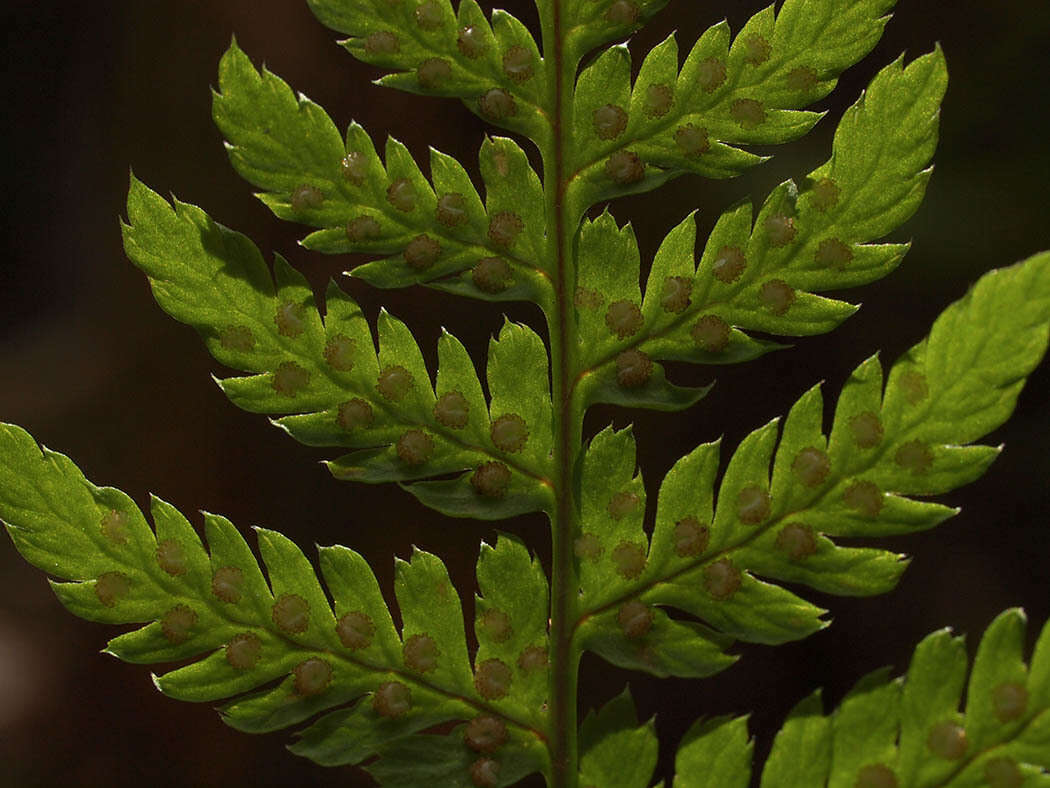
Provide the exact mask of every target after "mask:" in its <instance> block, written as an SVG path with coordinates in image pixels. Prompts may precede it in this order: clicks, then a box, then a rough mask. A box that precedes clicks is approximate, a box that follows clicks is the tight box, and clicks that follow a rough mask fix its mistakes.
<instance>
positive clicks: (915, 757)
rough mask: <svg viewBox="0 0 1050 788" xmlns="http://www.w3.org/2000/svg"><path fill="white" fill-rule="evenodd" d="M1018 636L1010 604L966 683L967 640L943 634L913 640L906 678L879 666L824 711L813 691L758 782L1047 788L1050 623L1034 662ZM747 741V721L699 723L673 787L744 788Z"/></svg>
mask: <svg viewBox="0 0 1050 788" xmlns="http://www.w3.org/2000/svg"><path fill="white" fill-rule="evenodd" d="M1024 638H1025V616H1024V613H1023V612H1021V611H1020V610H1017V609H1014V610H1007V611H1006V612H1004V613H1002V614H1000V615H999V616H998V617H997V618H996V619H995V621H993V622H992V623H991V625H990V626H989V627H988V629H987V630H986V631H985V633H984V636H983V637H982V638H981V642H980V645H979V647H978V649H977V658H976V659H975V660H974V663H973V669H972V671H970V676H969V681H967V679H966V673H967V658H966V648H965V646H964V644H963V639H962V638H961V637H952V635H951V633H950V632H949V631H948V630H941V631H940V632H935V633H933V634H932V635H929V636H928V637H926V638H925V639H924V640H923V641H922V642H921V643H920V644H919V645H918V647H917V648H916V649H915V654H914V656H913V657H912V661H911V665H910V666H909V668H908V672H907V674H906V675H904V676H902V677H900V678H897V679H893V680H890V679H889V676H888V673H889V671H888V670H886V669H883V670H877V671H875V672H874V673H872V674H870V675H868V676H867V677H865V678H863V679H861V681H859V682H858V683H857V685H856V686H855V687H854V688H853V690H852V691H851V692H850V693H849V695H847V696H846V697H845V698H844V699H843V701H842V703H841V704H840V705H839V707H838V708H837V709H836V710H835V711H834V712H833V713H831V714H830V715H828V716H824V715H823V709H822V704H821V699H820V692H819V691H818V692H816V693H814V694H813V695H811V696H809V697H808V698H806V699H805V700H803V701H802V702H801V703H799V704H798V705H797V706H796V707H795V709H794V711H792V713H791V715H790V716H789V717H788V720H787V722H786V723H785V724H784V727H783V728H782V729H781V731H780V733H779V734H777V737H776V739H775V741H774V743H773V750H772V752H771V753H770V755H769V759H768V760H767V761H766V763H765V767H764V769H763V770H762V779H761V786H762V788H798V787H799V786H807V788H809V787H810V786H814V787H819V788H823V786H827V788H853V787H854V786H888V785H896V786H899V788H927V787H930V788H932V786H943V788H964V787H965V788H978V787H979V786H992V788H1006V787H1007V786H1021V785H1024V786H1047V785H1050V773H1048V772H1047V770H1050V626H1044V627H1043V631H1042V634H1041V635H1040V636H1039V640H1038V642H1037V643H1036V646H1035V652H1034V653H1033V655H1032V661H1031V663H1030V665H1026V664H1025V662H1024V654H1023V650H1024ZM964 687H965V689H966V705H965V708H964V709H963V710H960V700H961V695H962V692H963V688H964ZM751 748H752V742H751V741H750V740H749V739H748V736H747V724H746V719H745V718H742V717H741V718H737V719H726V718H723V719H718V720H712V721H710V722H708V723H706V724H703V723H701V724H698V725H695V726H694V727H693V729H691V730H690V731H689V733H687V734H686V736H685V739H684V740H683V742H682V744H681V746H680V748H679V751H678V757H677V760H676V764H675V765H676V772H677V773H676V775H675V778H674V788H746V786H748V785H749V784H750V781H751ZM637 785H638V787H639V788H641V787H642V785H643V784H641V783H638V784H637ZM624 788H634V786H633V785H632V786H625V787H624Z"/></svg>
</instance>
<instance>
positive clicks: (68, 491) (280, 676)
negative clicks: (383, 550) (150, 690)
mask: <svg viewBox="0 0 1050 788" xmlns="http://www.w3.org/2000/svg"><path fill="white" fill-rule="evenodd" d="M151 514H152V517H153V522H154V529H155V531H154V530H151V529H150V527H149V525H148V524H147V522H146V519H145V518H144V517H143V515H142V512H141V511H140V510H139V509H138V507H137V506H135V504H134V502H133V501H132V500H131V499H130V498H129V497H128V496H127V495H125V494H124V493H122V492H120V491H119V490H115V489H113V488H109V487H96V486H95V485H93V484H91V483H90V482H89V481H87V480H86V479H85V478H84V476H83V475H82V474H81V473H80V471H79V470H78V469H77V468H76V466H75V465H73V463H72V462H71V461H70V460H69V459H68V458H67V457H65V456H63V455H61V454H57V453H55V452H52V451H49V450H47V449H41V448H40V447H39V446H38V445H37V444H36V442H35V441H34V440H33V438H32V437H31V436H30V435H29V434H28V433H26V432H25V431H24V430H21V429H20V428H18V427H14V426H11V425H0V518H2V519H3V521H4V523H5V524H6V527H7V531H8V533H9V534H10V535H11V538H12V540H13V541H14V543H15V546H16V547H17V548H18V550H19V552H21V553H22V555H23V556H24V557H25V558H26V560H28V561H29V562H30V563H32V564H34V565H35V566H37V567H39V568H41V569H43V570H45V571H47V572H49V573H51V574H52V575H55V576H57V577H59V578H61V579H63V580H69V581H72V582H62V583H56V582H52V587H53V588H54V590H55V593H56V594H57V595H58V597H59V599H60V600H61V601H62V603H63V604H64V605H65V606H66V607H67V608H69V610H70V611H71V612H73V613H75V614H77V615H79V616H81V617H83V618H88V619H90V620H93V621H101V622H105V623H109V624H127V623H136V624H138V623H144V622H150V623H148V624H147V625H146V626H145V627H143V628H141V629H137V630H134V631H131V632H128V633H126V634H124V635H120V636H118V637H116V638H114V639H113V640H111V641H110V642H109V645H108V646H107V648H106V651H107V652H108V653H110V654H113V655H114V656H117V657H119V658H120V659H123V660H126V661H128V662H136V663H158V662H174V661H177V660H186V659H190V658H194V657H198V656H200V655H206V656H204V657H203V658H202V659H200V660H198V661H196V662H191V663H190V664H188V665H185V666H183V667H180V668H176V669H175V670H172V671H170V672H168V673H165V674H163V675H160V676H157V677H156V678H155V679H154V681H155V683H156V685H157V687H158V688H159V689H160V691H161V692H163V693H165V694H166V695H169V696H171V697H174V698H178V699H180V700H188V701H194V702H208V701H216V700H223V699H228V698H232V699H233V700H232V701H230V702H229V703H228V704H227V705H225V706H224V707H223V708H222V715H223V719H224V720H225V721H226V722H227V723H229V724H230V725H232V726H233V727H235V728H238V729H240V730H243V731H247V732H252V733H260V732H265V731H273V730H279V729H282V728H287V727H290V726H293V725H299V724H300V723H303V722H305V721H307V720H309V719H310V718H312V717H315V716H316V715H318V714H320V713H322V712H328V713H327V714H326V715H325V716H323V717H321V718H320V719H318V720H316V721H315V722H314V723H313V724H312V725H311V726H310V727H307V728H306V729H305V730H304V731H302V733H301V738H300V739H299V741H298V742H296V743H295V744H294V745H292V747H291V749H292V750H293V751H294V752H296V753H298V754H300V755H304V756H306V757H309V758H311V759H313V760H315V761H317V762H318V763H321V764H325V765H338V764H346V763H358V762H360V761H363V760H365V759H368V758H370V757H372V756H375V755H380V756H382V755H383V754H384V753H386V752H387V751H388V750H391V749H393V750H397V751H400V749H401V748H412V747H417V746H420V744H419V741H420V737H418V736H416V734H418V733H419V732H420V731H423V730H425V729H428V728H431V727H433V726H435V725H438V724H441V723H450V722H463V723H466V727H465V728H464V727H463V726H457V727H456V728H454V729H453V730H452V732H451V734H450V736H443V737H441V755H440V757H438V758H436V759H435V761H434V762H433V763H431V764H429V766H430V768H434V769H440V768H448V769H450V770H451V769H452V768H453V767H455V768H457V769H459V771H458V772H457V773H456V775H455V776H456V778H457V779H456V780H455V781H451V774H450V776H449V780H450V781H449V782H445V783H438V784H440V785H455V786H460V785H465V784H470V783H469V776H468V775H469V770H470V769H471V768H490V769H491V768H497V769H498V773H499V775H500V779H501V782H500V783H499V784H500V785H505V784H510V783H512V782H514V781H516V780H518V779H520V778H521V777H523V776H525V775H526V774H529V773H530V772H533V771H537V770H541V769H545V768H546V766H545V759H546V749H545V747H544V746H543V740H544V739H545V738H546V736H547V730H546V728H547V721H546V713H545V711H544V698H545V690H546V685H547V680H546V672H547V662H546V659H545V655H546V653H547V631H546V616H547V608H546V599H547V582H546V577H545V576H544V574H543V572H542V570H541V569H540V567H539V565H538V563H537V562H536V561H535V560H534V559H533V558H532V557H531V556H530V555H529V553H528V550H527V549H526V548H525V547H524V546H523V545H522V544H521V543H520V542H519V541H517V540H516V539H515V538H513V537H509V536H501V537H500V539H499V541H498V542H497V544H496V546H495V547H488V546H485V547H484V548H483V549H482V553H481V556H480V558H479V560H478V582H479V587H480V589H481V592H482V595H483V596H482V597H480V598H479V604H478V625H477V638H478V642H479V643H480V644H481V648H480V649H479V651H478V652H477V655H476V658H475V664H474V666H473V668H472V666H471V662H470V660H469V659H468V656H467V641H466V637H465V634H464V629H463V615H462V611H461V609H460V602H459V597H458V595H457V593H456V591H455V589H454V588H453V587H452V584H451V582H450V580H449V577H448V573H447V572H446V570H445V567H444V565H443V564H442V563H441V561H440V560H439V559H438V558H437V557H435V556H433V555H431V554H429V553H425V552H422V551H419V550H416V551H415V552H414V554H413V555H412V558H411V560H410V561H401V560H398V561H397V562H396V573H395V583H394V589H395V592H396V595H397V601H398V607H399V611H400V618H401V621H402V627H401V630H400V632H399V631H398V629H396V628H395V626H394V623H393V620H392V617H391V614H390V611H389V610H388V609H387V606H386V603H385V602H384V600H383V598H382V595H381V594H380V592H379V587H378V584H377V583H376V579H375V577H374V575H373V574H372V571H371V569H370V568H369V566H368V564H367V562H366V561H365V560H364V559H363V558H362V557H361V556H360V555H358V554H357V553H355V552H354V551H352V550H349V549H347V548H345V547H322V548H320V566H321V573H322V575H323V577H324V581H325V585H326V586H327V590H328V593H329V594H331V596H332V598H333V599H334V601H335V605H334V609H333V606H332V605H331V604H330V603H329V601H328V597H327V596H326V593H325V590H324V589H323V588H322V587H321V585H320V583H319V582H318V579H317V577H316V575H315V573H314V570H313V568H312V567H311V565H310V562H309V561H308V560H307V558H306V557H305V556H304V555H303V554H302V552H300V550H299V549H298V548H297V547H296V546H295V545H294V544H293V543H292V542H291V541H289V540H288V539H287V538H285V537H284V536H282V535H281V534H279V533H277V532H275V531H270V530H266V529H261V528H260V529H257V535H258V539H259V550H260V553H261V555H262V558H263V563H264V565H265V568H266V574H267V576H268V578H269V581H268V582H267V579H266V578H264V576H263V573H262V571H261V569H260V567H259V564H258V563H257V562H256V559H255V557H254V556H253V555H252V552H251V550H250V549H249V547H248V545H247V544H246V543H245V542H244V540H243V539H242V537H241V536H240V535H239V534H238V532H237V530H236V528H234V526H233V525H232V524H231V523H230V522H229V521H228V520H226V519H224V518H222V517H219V516H216V515H211V514H205V515H204V521H205V531H206V534H207V541H208V549H207V550H205V548H204V547H203V545H202V544H201V541H200V539H199V538H198V536H197V534H196V532H195V531H194V529H193V527H192V526H191V525H190V524H189V522H187V520H186V519H185V517H183V516H182V515H181V514H180V513H179V512H178V511H177V510H176V509H175V508H174V507H172V506H171V505H169V504H167V503H165V502H164V501H162V500H160V499H159V498H153V499H152V502H151ZM508 574H509V575H512V576H513V577H514V578H515V581H516V582H519V583H527V584H528V586H529V587H528V591H529V593H528V594H524V593H523V594H520V595H519V594H512V593H509V590H508V588H507V586H506V585H505V584H504V582H503V581H504V579H505V578H504V576H505V575H508ZM497 619H498V622H499V624H500V628H499V629H498V631H497V630H495V629H494V627H493V625H492V623H491V622H493V621H494V620H497ZM275 682H276V683H275ZM249 693H251V694H249ZM332 709H336V710H335V711H330V710H332ZM427 740H429V737H424V738H423V741H427ZM485 761H491V762H493V763H495V764H498V766H496V767H493V766H492V765H491V764H489V765H488V766H482V767H479V766H476V764H478V763H479V762H485ZM380 763H382V761H380ZM372 768H375V769H380V770H381V769H384V768H387V767H385V766H379V765H375V766H373V767H372ZM402 768H403V765H402ZM385 784H387V785H401V786H406V787H407V786H413V785H418V784H419V782H417V781H416V779H415V776H412V775H409V776H407V777H406V778H405V779H403V780H400V781H398V780H391V781H389V782H387V783H385Z"/></svg>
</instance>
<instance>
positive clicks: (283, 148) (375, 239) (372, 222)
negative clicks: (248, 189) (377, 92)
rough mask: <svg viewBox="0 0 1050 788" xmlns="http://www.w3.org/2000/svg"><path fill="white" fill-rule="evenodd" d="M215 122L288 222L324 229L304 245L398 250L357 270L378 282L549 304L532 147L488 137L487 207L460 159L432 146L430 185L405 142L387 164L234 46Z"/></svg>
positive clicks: (368, 143)
mask: <svg viewBox="0 0 1050 788" xmlns="http://www.w3.org/2000/svg"><path fill="white" fill-rule="evenodd" d="M214 116H215V122H216V124H217V125H218V126H219V129H220V130H221V131H222V132H223V134H224V135H225V136H226V138H227V140H228V143H227V149H228V151H229V155H230V161H231V162H232V164H233V166H234V167H235V168H236V169H237V171H238V172H239V173H240V174H241V175H242V176H244V177H245V178H246V179H247V180H248V181H250V182H251V183H252V184H253V185H255V186H257V187H259V188H261V189H263V190H264V191H263V192H261V193H260V194H259V197H260V199H261V200H262V201H263V202H264V203H266V205H267V206H269V208H270V209H271V210H272V211H273V212H274V213H275V214H276V215H277V216H279V217H281V218H282V219H289V220H292V221H296V222H300V223H303V224H307V225H310V226H313V227H317V228H319V229H318V230H317V231H316V232H314V233H312V234H310V235H308V236H307V237H306V238H305V239H304V241H303V245H304V246H306V247H307V248H308V249H314V250H319V251H322V252H326V253H329V254H334V253H347V252H364V253H367V254H373V255H375V254H383V255H392V256H391V257H389V258H387V259H383V260H377V261H374V262H372V263H369V264H367V265H364V266H361V267H358V268H356V269H354V271H353V272H352V274H353V275H354V276H357V277H360V278H362V279H364V280H366V281H367V282H369V283H370V284H372V285H375V286H377V287H405V286H407V285H411V284H416V283H431V282H434V283H436V284H437V285H438V286H442V287H444V288H446V289H453V290H455V291H456V292H459V293H461V294H462V295H468V296H472V297H475V298H484V299H489V300H531V301H535V302H536V303H538V304H540V305H541V306H542V307H544V308H549V307H550V304H551V298H552V296H551V283H550V271H549V261H547V260H546V259H545V257H544V250H545V246H544V240H543V237H544V219H543V194H542V189H541V187H540V182H539V179H538V177H537V176H536V173H535V172H533V170H532V168H531V167H530V166H529V163H528V160H527V159H526V157H525V153H524V152H523V151H522V150H521V148H520V147H518V145H517V144H515V143H514V142H513V141H511V140H509V139H505V138H502V137H496V138H492V139H488V140H486V141H485V143H484V144H483V145H482V147H481V153H480V165H481V173H482V178H483V180H484V182H485V185H486V199H485V202H484V203H483V202H482V200H481V197H480V196H479V195H478V193H477V191H476V190H475V188H474V186H473V184H472V183H471V180H470V176H469V175H468V174H467V171H466V170H465V169H464V168H463V166H462V165H461V164H460V163H459V162H457V161H456V160H455V159H453V158H451V157H449V156H446V155H444V154H442V153H439V152H438V151H435V150H432V151H431V156H430V170H431V179H432V183H431V182H428V181H427V179H426V178H425V177H424V176H423V174H422V172H420V170H419V167H418V166H417V165H416V163H415V161H414V160H413V158H412V156H411V154H410V153H409V152H408V150H407V149H406V148H405V147H404V146H403V145H402V144H401V143H399V142H397V141H396V140H393V139H390V140H389V141H388V142H387V146H386V156H385V158H386V161H385V165H384V162H383V161H381V160H380V158H379V156H378V154H377V153H376V151H375V149H374V147H373V145H372V140H371V139H370V137H369V136H368V133H367V132H366V131H365V130H364V129H362V128H361V127H360V126H359V125H357V124H356V123H352V124H351V125H350V128H349V129H348V131H347V135H346V140H345V142H344V140H343V138H342V137H341V136H340V134H339V131H338V130H337V129H336V127H335V124H334V123H333V122H332V120H331V119H330V118H329V117H328V116H327V115H326V114H325V112H324V110H322V109H321V108H320V107H318V106H317V105H316V104H314V103H313V102H312V101H310V100H309V99H307V98H306V97H304V96H298V97H297V96H296V95H295V94H294V93H293V92H292V90H291V89H290V88H289V87H288V85H286V84H285V83H284V82H283V81H282V80H281V79H280V78H279V77H276V76H274V75H273V74H271V73H270V72H269V71H266V70H265V69H264V70H262V71H261V72H260V71H257V70H256V69H255V67H254V66H253V65H252V64H251V61H250V60H249V59H248V57H247V56H246V55H245V54H244V53H243V52H242V51H241V50H240V49H239V48H238V47H237V45H236V43H234V44H233V45H231V47H230V49H229V51H228V52H227V53H226V55H225V56H224V57H223V59H222V62H221V64H220V67H219V92H217V93H216V94H215V100H214Z"/></svg>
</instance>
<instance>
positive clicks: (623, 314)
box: [605, 301, 645, 339]
mask: <svg viewBox="0 0 1050 788" xmlns="http://www.w3.org/2000/svg"><path fill="white" fill-rule="evenodd" d="M644 323H645V318H644V317H643V316H642V310H641V309H639V308H638V305H637V304H634V303H632V302H630V301H613V302H612V303H611V304H609V308H608V309H606V310H605V325H606V326H607V327H608V328H609V330H610V331H612V332H613V333H614V334H616V336H618V337H619V338H620V339H627V337H630V336H634V335H635V334H637V333H638V332H639V331H640V330H641V328H642V326H643V325H644Z"/></svg>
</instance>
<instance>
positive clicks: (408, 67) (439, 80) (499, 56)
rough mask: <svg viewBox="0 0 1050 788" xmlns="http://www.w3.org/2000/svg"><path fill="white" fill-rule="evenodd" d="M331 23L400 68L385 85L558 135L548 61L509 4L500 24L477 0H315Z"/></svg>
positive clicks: (363, 52) (350, 43) (351, 43)
mask: <svg viewBox="0 0 1050 788" xmlns="http://www.w3.org/2000/svg"><path fill="white" fill-rule="evenodd" d="M309 2H310V8H311V9H312V10H313V12H314V13H315V14H316V15H317V17H318V18H319V19H320V20H321V21H322V22H324V23H325V24H326V25H328V26H329V27H331V28H333V29H335V30H338V31H339V32H341V33H346V34H348V35H350V36H351V38H349V39H347V40H346V41H344V42H342V44H343V46H344V47H345V48H346V49H347V51H349V52H350V53H351V54H352V55H353V56H354V57H356V58H358V59H360V60H363V61H364V62H366V63H371V64H373V65H376V66H380V67H381V68H387V69H391V70H396V71H397V72H398V73H395V74H390V75H388V76H385V77H382V78H381V79H379V80H377V83H378V84H380V85H385V86H387V87H393V88H398V89H399V90H406V91H408V92H410V93H420V94H423V95H428V96H450V97H455V98H462V99H463V102H464V104H465V105H466V106H467V107H468V108H469V109H470V110H471V111H472V112H474V113H476V114H477V115H480V116H481V117H482V118H484V119H485V120H486V121H488V122H490V123H493V124H495V125H497V126H502V127H503V128H506V129H510V130H512V131H516V132H518V133H519V134H523V135H525V136H527V137H530V138H532V139H534V140H536V141H537V142H539V141H541V140H545V139H547V138H548V137H549V136H550V122H549V120H548V114H549V113H548V112H547V111H546V110H547V108H548V107H549V101H548V96H547V80H546V78H545V75H544V68H545V63H544V60H543V58H542V57H541V56H540V52H539V47H538V46H537V44H536V41H535V39H534V38H533V37H532V35H531V34H530V33H529V31H528V28H526V27H525V25H523V24H522V23H521V22H520V21H519V20H518V19H516V18H515V17H513V16H511V15H510V14H508V13H507V12H506V11H502V10H496V11H493V12H492V24H491V26H490V24H489V22H488V21H487V20H486V19H485V14H484V12H483V11H482V10H481V8H480V6H478V4H477V3H476V2H475V0H463V2H461V3H460V4H459V10H458V13H455V12H453V10H452V4H451V3H450V2H449V0H425V2H422V3H390V2H387V1H386V0H309Z"/></svg>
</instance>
